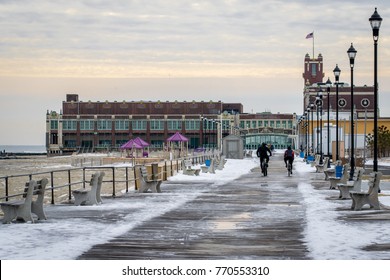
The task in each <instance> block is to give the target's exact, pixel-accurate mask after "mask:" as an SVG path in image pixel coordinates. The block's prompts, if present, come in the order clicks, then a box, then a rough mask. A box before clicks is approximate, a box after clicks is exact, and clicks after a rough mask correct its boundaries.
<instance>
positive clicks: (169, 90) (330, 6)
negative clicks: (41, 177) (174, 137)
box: [0, 0, 390, 144]
mask: <svg viewBox="0 0 390 280" xmlns="http://www.w3.org/2000/svg"><path fill="white" fill-rule="evenodd" d="M375 7H378V12H379V14H380V15H381V17H382V18H383V24H382V27H381V30H380V39H379V66H378V67H379V98H380V110H381V116H390V106H386V104H390V97H389V96H390V81H386V79H387V77H389V74H390V40H389V35H390V28H388V24H387V22H388V21H389V20H388V19H389V16H390V3H389V2H388V1H385V0H380V1H369V0H365V1H360V0H353V1H333V0H331V1H329V0H328V1H306V0H301V1H287V0H286V1H271V0H262V1H260V0H259V1H255V0H212V1H211V0H210V1H185V0H164V1H163V0H153V1H152V0H150V1H147V0H139V1H137V0H133V1H131V0H127V1H103V0H101V1H98V0H90V1H86V0H80V1H43V0H35V1H11V0H8V1H7V0H0V25H1V36H0V59H1V63H0V98H1V102H0V120H1V122H0V144H44V141H45V140H44V139H45V136H44V133H45V114H46V110H55V111H59V110H60V108H61V104H62V101H63V100H64V99H65V95H66V94H67V93H77V94H79V96H80V100H83V101H87V100H95V101H96V100H100V101H105V100H109V101H114V100H117V101H122V100H127V101H131V100H134V101H139V100H153V101H155V100H164V101H166V100H169V101H174V100H178V101H184V100H186V101H189V100H196V101H201V100H205V101H206V100H207V101H209V100H214V101H218V100H222V101H223V102H240V103H242V104H243V105H244V110H245V111H246V112H262V111H265V110H267V111H271V112H274V113H276V112H286V113H294V112H295V113H297V114H300V113H301V112H302V92H303V84H304V83H303V78H302V72H303V60H304V57H305V54H306V53H309V54H310V56H312V40H311V39H305V37H306V35H307V34H308V33H310V32H313V31H314V37H315V38H314V42H315V56H317V55H318V54H319V53H321V54H322V55H323V57H324V69H325V80H326V79H327V77H328V76H329V77H330V78H331V80H332V81H333V80H334V78H333V73H332V70H333V68H334V67H335V65H336V63H338V65H339V67H340V68H341V71H342V72H341V80H342V81H345V82H349V81H350V74H349V73H350V69H349V61H348V57H347V53H346V51H347V50H348V48H349V46H350V44H351V42H353V44H354V47H355V48H356V50H357V57H356V63H355V65H356V67H355V70H354V74H355V76H354V82H355V85H364V84H367V85H372V84H373V40H372V31H371V27H370V24H369V21H368V19H369V17H370V16H371V15H372V13H373V12H374V8H375ZM389 22H390V21H389ZM387 80H389V79H387Z"/></svg>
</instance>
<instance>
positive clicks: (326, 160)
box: [323, 157, 329, 167]
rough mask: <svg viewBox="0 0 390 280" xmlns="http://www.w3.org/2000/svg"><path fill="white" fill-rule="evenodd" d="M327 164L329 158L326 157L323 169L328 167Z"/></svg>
mask: <svg viewBox="0 0 390 280" xmlns="http://www.w3.org/2000/svg"><path fill="white" fill-rule="evenodd" d="M328 162H329V158H328V157H326V158H324V161H323V163H324V166H325V167H326V166H328Z"/></svg>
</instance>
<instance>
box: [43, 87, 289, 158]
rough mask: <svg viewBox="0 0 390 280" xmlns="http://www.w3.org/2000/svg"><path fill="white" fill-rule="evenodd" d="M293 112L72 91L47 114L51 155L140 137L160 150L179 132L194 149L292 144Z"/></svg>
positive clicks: (116, 145) (105, 146) (115, 146)
mask: <svg viewBox="0 0 390 280" xmlns="http://www.w3.org/2000/svg"><path fill="white" fill-rule="evenodd" d="M294 118H295V117H294V116H293V114H271V113H262V114H245V113H244V112H243V106H242V104H241V103H223V102H222V101H217V102H214V101H209V102H203V101H201V102H196V101H191V102H185V101H184V102H178V101H174V102H169V101H165V102H162V101H137V102H134V101H132V102H127V101H122V102H116V101H114V102H112V101H105V102H99V101H94V102H92V101H86V102H84V101H80V100H79V96H78V95H76V94H68V95H67V96H66V100H65V101H63V103H62V110H61V111H60V112H59V113H57V112H55V111H50V112H49V111H48V112H47V114H46V146H47V151H48V153H49V154H62V153H72V152H77V151H98V150H112V149H118V148H119V147H120V146H121V145H122V144H124V143H126V142H127V141H128V140H129V139H131V138H135V137H141V138H142V139H144V140H145V141H147V142H148V143H150V144H151V148H156V149H161V148H163V147H164V144H165V142H166V139H167V138H168V137H169V136H171V135H172V134H174V133H175V132H180V133H182V134H183V135H185V136H186V137H187V138H188V139H189V147H190V148H198V147H204V148H220V147H221V143H222V139H223V137H225V136H227V135H231V134H235V135H240V136H242V137H243V138H244V143H245V144H244V146H245V147H243V148H254V147H257V145H258V144H259V143H261V142H267V143H269V144H273V145H274V146H277V147H279V146H281V147H282V146H283V147H285V146H287V145H288V144H289V143H290V142H291V141H290V140H289V138H288V135H290V134H292V131H293V129H292V128H293V122H294Z"/></svg>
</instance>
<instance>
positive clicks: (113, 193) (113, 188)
mask: <svg viewBox="0 0 390 280" xmlns="http://www.w3.org/2000/svg"><path fill="white" fill-rule="evenodd" d="M111 168H112V197H115V167H111Z"/></svg>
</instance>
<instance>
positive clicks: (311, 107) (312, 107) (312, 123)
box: [310, 103, 314, 154]
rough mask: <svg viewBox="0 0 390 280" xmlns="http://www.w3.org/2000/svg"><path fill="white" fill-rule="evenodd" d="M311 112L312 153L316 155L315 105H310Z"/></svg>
mask: <svg viewBox="0 0 390 280" xmlns="http://www.w3.org/2000/svg"><path fill="white" fill-rule="evenodd" d="M310 112H311V130H312V131H311V149H312V150H311V152H312V153H313V154H314V117H313V113H314V104H313V103H310Z"/></svg>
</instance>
